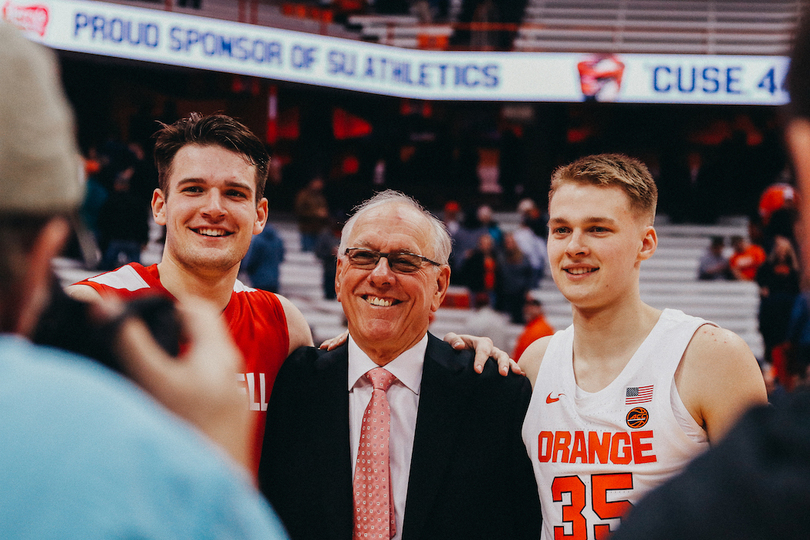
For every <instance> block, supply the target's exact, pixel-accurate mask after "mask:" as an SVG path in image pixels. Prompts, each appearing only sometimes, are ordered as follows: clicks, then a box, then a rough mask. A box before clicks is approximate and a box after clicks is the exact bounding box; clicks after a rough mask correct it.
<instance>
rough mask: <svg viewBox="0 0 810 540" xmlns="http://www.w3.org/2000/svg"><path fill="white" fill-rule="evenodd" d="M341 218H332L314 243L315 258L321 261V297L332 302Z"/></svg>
mask: <svg viewBox="0 0 810 540" xmlns="http://www.w3.org/2000/svg"><path fill="white" fill-rule="evenodd" d="M343 222H344V219H343V217H342V216H341V217H337V216H333V217H332V219H331V221H330V224H329V226H328V227H327V228H326V229H324V230H323V231H321V234H319V235H318V241H317V242H316V243H315V256H316V257H318V259H320V261H321V267H322V268H323V275H322V280H321V286H322V287H323V297H324V298H326V299H327V300H334V299H335V298H336V293H335V276H336V275H337V270H336V265H337V258H338V246H340V232H341V230H343Z"/></svg>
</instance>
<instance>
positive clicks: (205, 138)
mask: <svg viewBox="0 0 810 540" xmlns="http://www.w3.org/2000/svg"><path fill="white" fill-rule="evenodd" d="M161 126H162V127H161V128H160V129H159V130H158V131H157V133H155V135H154V137H155V166H156V167H157V170H158V184H159V185H160V189H161V190H162V191H163V195H164V197H168V188H169V175H170V174H171V170H172V163H173V162H174V157H175V156H176V155H177V152H179V151H180V149H181V148H183V147H184V146H186V145H189V144H198V145H200V146H209V145H215V146H220V147H222V148H225V149H226V150H231V151H233V152H236V153H237V154H240V155H241V156H243V157H244V158H245V161H247V162H248V163H250V164H251V165H253V166H254V167H255V168H256V204H259V201H260V200H261V199H262V197H263V196H264V185H265V183H266V182H267V173H268V168H269V165H270V156H269V155H268V154H267V150H266V149H265V147H264V144H263V143H262V142H261V141H260V140H259V138H258V137H256V135H254V134H253V132H251V131H250V130H249V129H248V128H247V127H246V126H245V125H243V124H241V123H240V122H238V121H236V120H234V119H233V118H231V117H230V116H225V115H224V114H213V115H210V116H202V115H201V114H200V113H191V114H190V115H189V116H188V118H181V119H180V120H178V121H177V122H175V123H174V124H171V125H168V124H163V123H161Z"/></svg>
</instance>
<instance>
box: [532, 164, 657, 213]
mask: <svg viewBox="0 0 810 540" xmlns="http://www.w3.org/2000/svg"><path fill="white" fill-rule="evenodd" d="M568 182H573V183H579V184H592V185H595V186H600V187H613V186H615V187H619V188H621V189H622V191H624V192H625V193H626V194H627V196H628V197H629V198H630V207H631V208H633V209H634V210H635V211H636V212H638V213H639V214H641V215H644V214H646V215H648V216H649V218H650V222H651V223H652V221H653V220H654V219H655V207H656V205H657V204H658V188H657V187H656V186H655V181H654V180H653V178H652V175H651V174H650V171H649V170H648V169H647V166H646V165H644V164H643V163H642V162H641V161H639V160H637V159H635V158H631V157H628V156H625V155H622V154H598V155H593V156H586V157H583V158H580V159H578V160H576V161H574V162H573V163H571V164H569V165H565V166H563V167H560V168H558V169H557V170H555V171H554V173H553V174H552V175H551V189H550V190H549V192H548V200H549V202H551V199H552V197H554V193H555V192H556V191H557V189H558V188H559V187H560V186H561V185H563V184H565V183H568Z"/></svg>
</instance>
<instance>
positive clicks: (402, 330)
mask: <svg viewBox="0 0 810 540" xmlns="http://www.w3.org/2000/svg"><path fill="white" fill-rule="evenodd" d="M349 234H350V237H349V238H347V239H346V242H345V245H347V246H349V247H362V248H367V249H370V250H375V251H380V252H383V253H389V252H399V251H406V252H410V253H415V254H417V255H422V256H424V257H427V258H429V259H432V258H434V257H435V256H436V254H434V253H432V249H431V246H433V241H432V240H433V239H432V229H431V226H430V224H429V222H428V220H427V218H426V217H425V216H424V215H422V214H421V213H419V212H418V211H416V210H415V209H413V208H410V207H408V206H406V205H404V204H401V203H388V204H384V205H382V206H379V207H376V208H373V209H369V210H368V211H366V212H365V213H364V214H362V215H361V216H360V217H359V218H358V219H357V221H356V222H355V224H354V226H353V227H352V229H351V231H349ZM449 280H450V267H449V266H447V265H441V266H438V267H437V266H433V265H431V264H429V263H424V264H423V265H422V267H421V269H420V270H418V271H417V272H414V273H412V274H398V273H395V272H393V271H392V270H391V268H390V267H389V265H388V259H386V258H380V261H379V262H378V263H377V266H376V267H375V268H374V269H371V270H363V269H360V268H356V267H354V266H352V265H351V264H349V262H348V260H347V259H346V256H345V255H343V254H341V256H340V257H339V258H338V263H337V277H336V278H335V290H336V291H337V298H338V300H339V301H340V302H341V303H342V304H343V311H344V313H345V314H346V319H347V320H348V323H349V333H350V334H351V336H352V338H353V339H354V340H355V342H356V343H357V344H358V345H359V346H360V348H361V349H363V351H365V352H366V354H368V355H369V356H370V357H371V359H372V360H374V361H375V362H377V363H378V364H379V365H385V364H386V363H388V362H390V361H391V360H393V359H394V358H396V357H397V356H398V355H399V354H401V353H402V352H404V351H406V350H408V349H410V348H411V347H413V346H414V345H415V344H416V343H418V342H419V340H420V339H422V337H424V335H425V333H426V332H427V329H428V325H429V322H430V321H429V320H430V314H431V313H432V312H434V311H436V310H437V309H438V308H439V305H440V304H441V301H442V299H443V298H444V295H445V293H446V292H447V286H448V284H449Z"/></svg>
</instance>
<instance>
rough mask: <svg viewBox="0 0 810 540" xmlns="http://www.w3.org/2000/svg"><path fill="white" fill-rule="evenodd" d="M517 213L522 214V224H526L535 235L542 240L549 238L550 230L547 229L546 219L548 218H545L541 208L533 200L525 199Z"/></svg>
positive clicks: (520, 203)
mask: <svg viewBox="0 0 810 540" xmlns="http://www.w3.org/2000/svg"><path fill="white" fill-rule="evenodd" d="M517 211H518V213H519V214H520V221H521V223H525V224H526V225H528V226H529V228H530V229H531V230H532V231H534V234H536V235H537V236H539V237H540V238H545V237H547V236H548V228H547V227H546V219H547V218H548V216H545V217H544V216H543V213H542V212H540V208H538V207H537V203H535V202H534V200H533V199H529V198H526V199H523V200H521V201H520V202H519V203H518V206H517Z"/></svg>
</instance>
